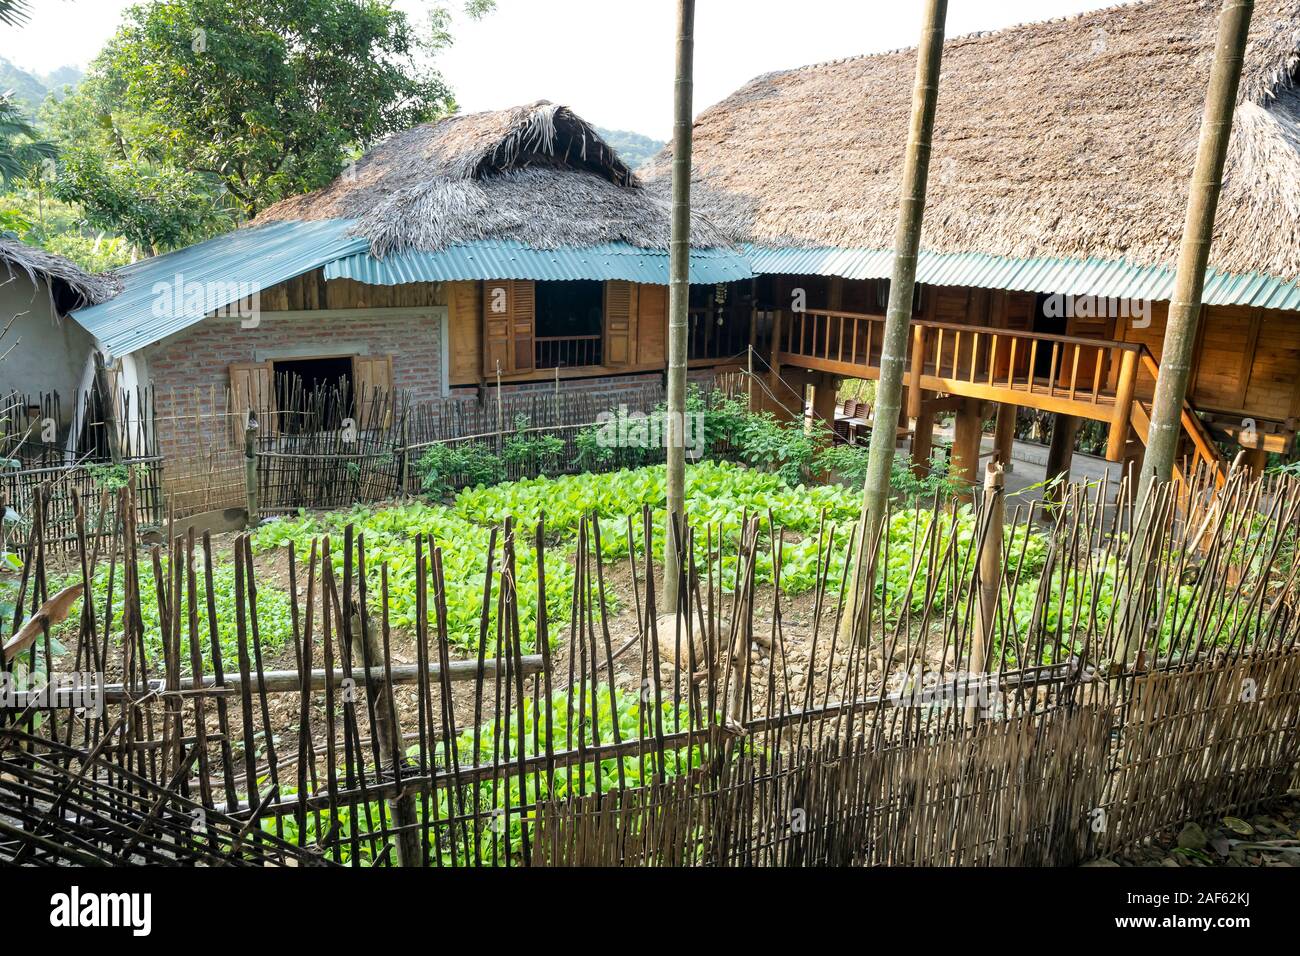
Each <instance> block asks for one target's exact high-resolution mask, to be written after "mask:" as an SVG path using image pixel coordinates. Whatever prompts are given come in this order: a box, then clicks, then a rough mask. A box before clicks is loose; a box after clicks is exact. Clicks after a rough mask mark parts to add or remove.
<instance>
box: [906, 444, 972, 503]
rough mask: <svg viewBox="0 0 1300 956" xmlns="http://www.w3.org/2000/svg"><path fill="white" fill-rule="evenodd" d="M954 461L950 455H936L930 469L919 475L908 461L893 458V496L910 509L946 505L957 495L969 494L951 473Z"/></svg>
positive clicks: (932, 458)
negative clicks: (931, 504) (920, 506)
mask: <svg viewBox="0 0 1300 956" xmlns="http://www.w3.org/2000/svg"><path fill="white" fill-rule="evenodd" d="M951 461H952V457H951V456H950V455H945V454H941V453H940V452H938V451H936V452H934V453H933V454H931V456H930V466H929V468H926V469H924V471H923V473H922V474H921V475H919V476H918V475H917V474H916V472H915V471H914V470H913V469H912V464H911V462H910V461H909V460H908V459H906V458H900V457H898V456H897V455H896V456H894V462H893V465H892V467H891V468H890V472H889V487H890V489H891V490H892V491H893V493H894V494H895V495H896V496H897V497H898V498H900V499H901V500H902V501H904V502H905V503H906V504H907V505H908V506H909V507H913V508H914V507H916V506H917V505H924V504H927V503H932V502H934V501H935V500H938V501H939V502H941V503H942V502H944V501H947V500H948V499H950V498H952V497H953V496H954V495H956V494H959V493H960V492H962V491H964V490H966V489H965V488H964V487H963V483H962V481H961V479H959V478H957V477H956V476H954V475H953V474H952V473H951V472H950V471H949V468H948V466H949V464H950V462H951Z"/></svg>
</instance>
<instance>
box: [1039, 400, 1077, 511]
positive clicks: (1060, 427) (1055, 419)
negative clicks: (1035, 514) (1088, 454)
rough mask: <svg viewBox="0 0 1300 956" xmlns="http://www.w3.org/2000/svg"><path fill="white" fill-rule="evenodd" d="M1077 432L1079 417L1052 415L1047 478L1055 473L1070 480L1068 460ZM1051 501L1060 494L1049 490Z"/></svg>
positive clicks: (1053, 476) (1071, 454)
mask: <svg viewBox="0 0 1300 956" xmlns="http://www.w3.org/2000/svg"><path fill="white" fill-rule="evenodd" d="M1078 434H1079V419H1078V418H1077V417H1076V416H1074V415H1062V414H1057V415H1054V416H1052V443H1051V445H1049V446H1048V449H1047V480H1048V481H1051V480H1052V479H1053V478H1055V477H1056V476H1057V475H1060V476H1062V477H1063V478H1064V480H1065V481H1069V480H1070V462H1071V461H1072V460H1073V459H1074V439H1075V437H1076V436H1077V435H1078ZM1044 497H1050V498H1051V499H1052V500H1053V501H1057V500H1060V495H1059V494H1058V493H1056V492H1052V491H1049V493H1048V495H1045V496H1044Z"/></svg>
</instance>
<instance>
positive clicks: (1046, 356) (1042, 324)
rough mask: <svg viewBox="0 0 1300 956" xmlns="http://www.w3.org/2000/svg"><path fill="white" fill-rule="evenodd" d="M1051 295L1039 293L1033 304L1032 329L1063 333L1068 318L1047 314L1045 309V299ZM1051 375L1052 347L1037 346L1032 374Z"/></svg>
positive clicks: (1045, 332) (1049, 333) (1037, 376)
mask: <svg viewBox="0 0 1300 956" xmlns="http://www.w3.org/2000/svg"><path fill="white" fill-rule="evenodd" d="M1049 298H1051V296H1047V295H1041V294H1040V295H1039V296H1038V300H1037V302H1036V303H1035V304H1034V331H1035V332H1042V333H1044V334H1046V335H1065V334H1066V328H1067V326H1068V324H1069V321H1070V320H1069V319H1068V318H1066V317H1065V316H1064V315H1048V314H1047V309H1046V303H1047V300H1048V299H1049ZM1051 375H1052V348H1051V346H1050V345H1048V346H1047V347H1046V348H1044V347H1043V346H1041V345H1040V346H1039V347H1038V355H1037V356H1035V358H1034V376H1035V377H1036V378H1050V377H1051Z"/></svg>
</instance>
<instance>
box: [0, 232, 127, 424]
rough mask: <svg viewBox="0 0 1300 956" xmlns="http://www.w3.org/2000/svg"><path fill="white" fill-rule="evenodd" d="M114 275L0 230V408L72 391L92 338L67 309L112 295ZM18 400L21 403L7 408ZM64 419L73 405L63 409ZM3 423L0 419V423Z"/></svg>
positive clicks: (6, 411) (79, 380)
mask: <svg viewBox="0 0 1300 956" xmlns="http://www.w3.org/2000/svg"><path fill="white" fill-rule="evenodd" d="M117 290H118V284H117V280H116V279H114V278H113V277H112V276H106V275H91V274H90V273H88V272H86V271H84V270H83V269H80V268H78V266H77V265H76V264H75V263H72V262H70V261H68V260H67V259H64V258H63V257H61V256H56V255H51V254H50V253H48V252H44V251H43V250H41V249H37V248H34V247H33V246H29V245H27V244H26V243H25V242H22V241H20V240H18V239H16V238H13V237H11V236H4V235H0V399H2V400H3V402H4V407H3V408H2V409H0V415H3V416H7V419H8V427H12V426H13V424H14V423H13V421H12V417H13V415H14V414H16V413H19V412H21V414H24V415H25V414H26V408H27V402H29V401H30V402H31V403H32V406H33V407H40V405H41V401H40V400H41V396H42V394H49V393H55V392H58V393H62V394H65V395H67V394H71V393H74V392H75V391H76V390H77V388H78V387H79V386H80V385H81V384H82V383H83V379H84V376H85V375H86V372H87V364H88V361H89V359H90V355H91V337H90V335H89V334H88V333H87V332H86V330H85V329H83V328H82V327H81V326H80V325H78V324H77V323H76V322H73V321H71V320H70V319H68V318H67V315H68V313H69V312H71V311H73V310H74V309H78V308H81V307H83V306H86V305H94V304H96V303H98V302H103V301H106V300H107V299H109V298H111V297H112V296H113V295H114V294H115V293H116V292H117ZM15 402H20V403H21V404H22V405H23V408H22V409H21V410H17V409H14V408H11V407H10V406H11V405H13V404H14V403H15ZM63 414H64V416H65V420H64V421H61V422H59V423H58V424H59V425H60V426H65V425H67V424H68V422H67V420H66V416H68V415H71V404H69V405H67V406H65V407H64V408H63ZM4 427H5V426H3V425H0V429H3V428H4Z"/></svg>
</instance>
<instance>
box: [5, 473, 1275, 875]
mask: <svg viewBox="0 0 1300 956" xmlns="http://www.w3.org/2000/svg"><path fill="white" fill-rule="evenodd" d="M1130 492H1131V489H1130V487H1129V486H1128V485H1124V486H1122V488H1121V495H1120V500H1119V503H1118V505H1117V506H1112V507H1107V506H1106V502H1105V500H1104V497H1103V493H1102V489H1100V488H1099V487H1093V486H1086V485H1075V486H1069V487H1068V488H1067V489H1066V490H1065V492H1064V494H1063V496H1062V500H1061V503H1060V504H1059V506H1057V507H1056V508H1055V510H1054V511H1053V512H1052V516H1051V523H1050V526H1049V527H1050V531H1049V534H1048V535H1047V542H1046V553H1045V554H1041V555H1037V556H1034V557H1033V560H1034V561H1036V562H1041V564H1042V572H1041V573H1039V574H1031V573H1030V572H1029V570H1028V568H1029V562H1030V560H1031V557H1030V556H1029V554H1028V551H1029V547H1028V544H1027V542H1028V540H1029V539H1028V537H1027V535H1026V532H1027V531H1028V530H1029V528H1030V527H1031V526H1032V525H1035V523H1036V522H1038V521H1039V520H1040V519H1041V518H1042V515H1040V514H1038V513H1037V512H1036V510H1035V507H1034V506H1029V507H1019V508H1016V509H1015V510H1014V512H1013V513H1011V514H1009V515H1005V516H1004V514H1003V510H1004V508H1006V507H1008V506H1007V503H1006V502H1005V501H1003V500H1002V499H1001V497H1000V495H1001V492H1000V490H999V489H998V487H997V485H996V483H990V486H989V490H988V491H987V493H986V496H985V498H984V499H983V500H981V501H979V502H978V510H977V515H976V527H975V530H974V533H972V534H958V533H956V522H957V521H958V516H957V513H956V512H955V511H954V510H953V509H952V508H951V506H948V505H944V504H943V503H940V502H935V503H934V505H933V507H932V508H931V509H930V510H929V513H928V515H926V516H922V517H923V518H925V520H919V519H918V520H917V521H916V522H915V523H914V527H913V531H912V533H911V536H910V540H898V539H897V538H896V537H895V538H890V537H886V536H884V535H882V537H881V539H880V540H878V541H877V542H875V543H874V547H871V548H869V549H868V553H870V554H872V555H874V557H873V561H874V562H875V563H874V566H873V569H872V571H871V574H872V576H873V577H874V575H875V572H876V569H883V568H885V567H887V566H891V565H901V566H903V567H905V568H906V569H907V585H906V587H904V588H902V589H899V588H898V587H897V586H896V584H891V585H890V586H889V587H886V586H884V585H883V584H882V583H881V579H879V578H877V581H878V584H877V587H876V588H875V589H864V590H866V592H867V593H866V594H865V596H864V598H863V601H864V604H863V606H861V607H858V608H845V607H844V605H843V597H842V594H843V593H844V589H843V588H842V587H841V586H840V585H841V583H842V578H841V580H836V579H835V576H834V575H833V574H832V573H831V570H830V569H831V567H832V556H833V555H834V554H836V553H837V552H843V551H845V550H846V549H847V548H848V547H849V546H850V536H851V534H852V529H850V528H835V527H832V526H830V525H829V524H827V525H826V526H824V527H823V529H822V532H821V534H820V535H819V537H818V540H817V541H816V542H815V546H816V548H817V552H816V554H817V564H818V573H817V580H816V584H815V588H814V590H813V592H812V597H811V603H810V604H801V605H800V610H799V611H798V612H797V613H795V612H794V611H793V610H789V609H788V605H789V603H790V602H789V599H787V598H786V597H785V596H784V595H783V594H782V592H781V589H780V587H779V584H780V576H781V567H782V557H783V554H784V553H785V551H786V549H787V548H789V547H792V546H794V545H795V544H796V542H794V541H793V540H791V539H789V537H788V536H787V535H786V534H784V533H783V532H782V531H781V529H780V528H778V527H776V526H775V525H774V523H773V520H772V517H771V516H770V515H766V514H752V515H746V516H744V521H743V523H742V532H741V533H740V535H739V537H737V538H723V537H720V536H719V535H718V534H717V533H716V531H715V529H712V528H709V527H689V526H688V527H686V528H684V529H682V531H681V534H680V537H679V540H681V541H683V551H682V554H681V562H680V564H681V568H682V571H681V575H682V576H681V580H680V582H679V585H680V586H679V589H678V591H679V596H680V597H679V606H678V607H677V608H670V609H664V608H661V607H660V606H659V605H658V602H657V595H658V593H659V591H660V586H661V582H659V581H658V580H657V576H656V575H657V566H656V563H655V561H654V560H653V555H651V554H647V553H646V551H645V550H644V549H643V548H640V547H638V546H637V541H638V540H650V536H649V534H648V531H649V526H650V524H651V523H652V516H651V514H650V513H649V511H645V512H643V513H641V514H639V515H631V516H628V518H627V521H626V525H624V526H620V527H609V526H604V525H602V524H601V523H600V522H599V521H598V520H597V519H595V518H594V517H592V518H589V519H586V520H584V521H583V522H582V523H581V525H580V526H579V527H578V529H577V547H576V551H575V552H574V553H573V557H572V580H573V587H572V591H571V593H565V594H563V596H564V597H565V598H567V606H568V613H567V614H565V615H560V616H558V618H557V617H556V616H554V615H552V614H551V613H549V612H548V605H549V603H550V602H549V601H548V597H549V596H550V590H551V589H552V588H554V587H555V586H556V585H555V584H554V583H553V581H558V580H561V579H563V576H561V575H558V574H555V573H554V572H555V571H556V570H558V568H556V564H555V562H556V561H557V560H559V559H557V558H556V557H555V556H554V554H553V553H552V554H550V555H548V541H549V540H551V539H550V537H549V535H548V530H547V527H546V525H545V521H544V520H543V521H542V522H541V523H539V525H538V526H537V527H535V528H522V527H518V526H516V525H514V524H513V523H512V522H509V521H507V522H506V523H504V524H503V525H502V526H500V527H499V528H498V529H496V530H495V531H493V532H492V534H491V541H490V544H489V546H488V548H487V551H486V553H484V554H483V556H482V560H483V566H484V569H485V576H484V579H483V585H482V586H483V594H482V597H483V602H482V608H483V610H482V616H481V620H480V626H479V629H478V633H477V636H476V643H475V647H474V649H473V650H472V651H471V652H470V653H469V654H468V655H466V656H465V657H464V658H459V656H458V655H457V654H456V652H455V649H454V647H453V644H452V641H451V640H450V635H449V631H448V623H447V621H448V618H447V579H446V575H445V572H444V557H445V556H447V555H449V554H450V551H451V550H453V549H456V548H457V547H459V546H460V545H459V544H458V543H457V542H453V541H437V540H432V539H430V538H428V537H423V536H420V537H416V538H414V539H413V540H412V541H411V542H410V549H411V551H410V557H411V560H412V561H413V562H414V565H413V566H414V568H415V576H416V595H417V598H416V600H417V602H418V605H417V614H416V617H415V620H416V623H415V627H414V629H413V632H412V633H409V634H398V633H396V632H395V630H394V627H393V623H392V607H391V595H390V592H389V577H388V571H389V569H388V567H387V566H386V565H381V566H379V567H375V566H373V564H371V565H368V564H367V547H366V542H365V541H364V538H363V536H362V535H360V534H355V533H354V532H353V531H352V529H350V528H349V529H348V530H347V531H346V532H345V533H344V534H343V535H342V536H341V538H331V537H330V536H320V537H318V538H317V539H315V540H314V541H312V542H311V545H310V551H309V553H307V554H305V555H297V554H293V553H290V554H288V555H286V556H285V560H286V562H287V565H288V574H289V591H288V593H289V594H290V595H291V600H292V609H293V613H292V619H293V638H294V641H293V643H294V646H293V660H292V663H291V665H290V666H288V667H287V669H286V668H281V669H278V670H277V669H276V667H274V666H268V662H267V661H266V660H265V659H264V655H263V650H262V646H261V643H260V641H259V637H258V634H259V617H258V603H257V601H256V591H257V588H258V586H259V579H263V582H262V583H265V582H264V571H263V570H261V569H260V566H259V563H258V561H257V560H255V559H254V555H253V551H252V547H251V544H250V539H249V537H248V536H247V535H239V536H237V537H235V539H234V540H233V541H232V542H231V543H230V544H229V546H228V549H227V550H228V551H229V553H228V554H224V553H223V554H218V553H217V551H218V548H217V547H216V545H215V544H214V542H213V541H212V540H211V539H210V538H209V537H207V536H203V537H201V538H196V537H195V535H194V534H193V533H192V532H191V533H189V534H187V535H185V536H179V537H176V538H174V539H172V540H170V542H169V549H168V550H169V552H170V557H171V558H172V560H170V561H164V560H163V557H164V549H163V548H162V547H161V546H160V545H154V546H152V547H147V548H137V547H134V546H132V547H126V548H122V547H121V545H122V544H123V543H124V542H132V543H134V542H135V541H136V532H137V529H136V528H135V527H134V519H133V517H132V516H133V515H134V513H135V511H134V509H133V508H132V507H130V506H129V505H126V504H123V505H119V507H118V508H117V509H116V512H115V513H116V514H119V515H122V516H123V517H122V521H121V522H120V523H119V525H118V527H117V528H116V529H115V540H114V541H113V543H112V544H111V545H108V546H105V547H102V548H101V547H100V546H98V545H97V544H94V543H92V540H91V539H90V538H89V537H88V536H87V535H86V534H85V533H84V532H83V533H82V534H81V535H80V537H79V545H78V557H79V563H80V566H81V567H82V569H83V573H82V577H83V583H84V582H88V581H92V580H93V579H94V574H95V571H96V569H97V568H98V567H99V566H101V565H104V564H107V565H108V567H109V570H110V573H111V574H112V575H116V576H118V577H119V578H120V580H121V581H122V582H123V584H124V588H123V591H124V597H123V598H122V600H121V601H120V602H119V603H118V604H114V603H112V602H109V601H108V600H107V598H106V596H105V595H104V594H100V593H96V592H94V591H93V590H92V591H91V593H92V600H90V601H89V602H86V603H84V604H82V605H81V611H80V618H79V619H77V618H75V617H70V618H69V619H68V623H67V624H65V625H59V624H58V621H59V619H60V618H61V616H62V615H65V614H69V613H70V609H71V608H72V607H74V606H76V602H75V601H74V598H75V597H76V595H72V596H71V597H69V595H68V594H67V593H66V592H63V593H60V594H50V593H48V589H47V585H48V581H47V579H46V574H45V555H44V553H43V550H42V548H41V547H40V546H39V541H40V538H39V536H37V538H36V542H37V545H36V547H35V548H34V549H33V553H32V555H31V556H30V558H29V560H28V562H27V565H26V568H25V570H24V574H23V578H22V583H21V586H20V589H19V593H18V596H17V600H16V606H17V611H16V612H15V614H14V618H13V621H12V626H11V628H10V629H9V636H7V637H6V638H5V645H6V652H5V668H6V672H8V673H10V674H11V675H17V674H20V673H27V674H31V673H35V672H41V671H42V670H43V669H44V670H47V671H48V670H58V669H64V670H85V671H93V672H97V673H98V674H100V675H102V676H103V677H104V679H105V680H106V681H107V684H106V685H105V686H103V687H102V688H101V693H102V700H103V706H102V707H101V708H99V709H98V710H78V709H76V706H74V704H76V703H77V702H76V701H74V700H73V699H72V697H71V696H69V695H68V694H64V695H63V696H60V695H59V694H49V693H46V694H43V695H42V694H31V693H28V694H26V695H24V694H17V695H15V696H13V698H12V699H11V700H8V701H7V704H8V706H7V707H6V708H5V709H4V710H3V711H0V715H2V716H3V720H4V724H3V726H2V727H0V752H2V753H3V763H4V773H3V774H0V859H4V860H7V861H11V862H24V863H64V864H88V863H91V862H97V863H119V864H122V863H135V862H156V861H160V860H167V861H173V862H182V863H195V864H204V865H211V864H214V863H231V864H235V863H241V864H246V863H255V864H262V865H266V864H289V865H305V864H307V863H311V864H319V865H326V866H329V865H403V866H430V867H443V868H459V867H471V866H501V867H513V866H541V865H608V866H643V865H656V866H664V865H666V866H821V865H936V866H947V865H1015V864H1034V865H1070V864H1075V863H1078V862H1080V861H1082V860H1084V859H1087V858H1089V857H1092V856H1094V855H1097V854H1103V853H1110V852H1114V851H1116V850H1118V849H1122V848H1124V847H1126V846H1130V845H1132V844H1134V843H1137V842H1139V841H1141V840H1142V839H1144V838H1146V837H1149V836H1151V835H1152V834H1153V833H1154V832H1156V831H1157V830H1159V829H1160V828H1162V827H1167V826H1171V825H1175V824H1178V823H1181V822H1182V821H1183V820H1185V819H1188V818H1189V817H1190V818H1195V817H1198V816H1204V815H1207V814H1210V813H1219V812H1223V811H1228V810H1232V811H1234V812H1241V811H1243V810H1249V809H1251V808H1253V807H1256V806H1257V805H1259V804H1261V803H1262V802H1264V801H1267V800H1269V799H1271V798H1275V797H1278V796H1281V795H1284V794H1285V793H1286V791H1287V789H1288V787H1290V786H1293V785H1294V782H1295V774H1296V767H1297V760H1298V759H1300V734H1297V729H1300V728H1297V723H1298V721H1300V647H1298V646H1297V636H1298V635H1300V618H1298V617H1297V597H1300V590H1298V589H1297V580H1296V576H1297V573H1298V572H1300V565H1297V563H1296V560H1295V546H1296V540H1295V539H1296V535H1297V527H1298V525H1300V522H1298V519H1300V482H1297V481H1296V480H1295V479H1292V478H1287V477H1270V478H1267V479H1264V480H1256V481H1253V482H1252V481H1249V480H1247V479H1246V478H1245V477H1244V476H1242V475H1241V474H1234V475H1233V477H1232V478H1231V479H1230V481H1229V482H1228V484H1227V485H1226V487H1224V488H1223V489H1220V490H1218V491H1215V490H1214V489H1213V486H1212V485H1208V486H1196V487H1193V488H1192V489H1190V492H1189V493H1188V494H1187V495H1186V496H1183V497H1179V496H1178V495H1177V494H1176V493H1175V492H1174V491H1173V490H1172V489H1171V488H1169V487H1166V488H1163V489H1160V490H1158V491H1157V492H1155V493H1153V494H1152V495H1151V496H1150V497H1149V498H1147V499H1146V500H1143V501H1141V502H1135V501H1133V500H1132V496H1131V493H1130ZM129 493H130V492H129V489H127V490H124V491H122V492H120V494H121V495H122V496H123V497H126V496H128V495H129ZM1135 521H1144V522H1147V524H1146V527H1147V528H1148V529H1150V533H1148V534H1144V535H1131V534H1129V531H1130V530H1131V529H1132V528H1133V527H1134V522H1135ZM82 524H84V522H83V523H82ZM888 526H889V522H888V521H886V522H885V527H888ZM79 527H80V526H79ZM638 532H639V533H640V534H639V535H638ZM602 535H603V536H605V537H606V538H610V537H611V536H615V535H618V536H626V538H627V540H628V542H629V554H628V557H627V559H626V562H624V563H622V564H606V563H602V562H601V561H599V560H598V559H597V555H599V554H601V553H602V550H601V538H602ZM96 540H97V539H96ZM526 552H531V554H530V555H529V557H530V559H531V560H533V561H535V563H536V567H537V573H536V575H535V577H532V578H529V579H528V580H530V581H535V583H532V584H529V585H527V586H525V585H524V584H523V580H524V579H523V578H521V576H520V573H519V571H520V562H521V556H522V555H524V554H525V553H526ZM219 560H228V561H230V562H232V563H233V565H234V573H235V580H234V592H233V607H234V611H233V616H234V620H233V621H229V620H225V619H219V617H218V611H217V607H218V604H219V602H218V600H217V593H216V591H217V585H216V583H215V582H214V572H213V568H214V563H215V562H217V561H219ZM760 565H762V566H764V567H770V568H771V569H772V574H773V577H774V579H775V582H774V583H775V585H776V586H775V587H759V586H758V585H757V584H756V583H755V582H756V569H757V568H758V567H759V566H760ZM882 573H883V572H882ZM616 574H617V575H618V577H619V579H620V582H621V583H620V585H619V589H616V588H615V585H614V583H613V578H614V575H616ZM891 580H892V579H891ZM147 592H151V593H152V594H153V597H154V602H155V603H156V605H157V607H158V608H159V613H158V616H157V623H156V625H153V626H152V627H146V625H145V624H144V614H143V611H142V604H141V595H142V594H144V593H147ZM616 597H617V598H619V599H621V601H622V603H623V608H624V610H623V612H622V614H621V615H618V616H616V615H615V614H614V612H613V610H612V602H613V600H614V599H615V598H616ZM223 606H224V605H223ZM846 614H849V615H851V616H852V620H854V621H855V622H856V624H855V626H854V628H853V633H852V634H851V636H850V638H849V640H848V641H847V642H837V634H838V626H837V625H838V623H839V621H840V619H841V617H842V616H844V615H846ZM526 615H535V618H536V622H537V624H536V632H537V636H536V641H535V646H532V645H530V644H529V643H528V642H527V641H526V639H525V636H524V630H523V628H522V627H521V624H520V622H521V620H522V619H523V618H524V617H525V616H526ZM223 626H224V627H225V628H226V629H227V630H228V631H229V630H232V629H233V633H234V635H235V637H234V645H235V653H234V654H233V655H229V654H227V656H226V657H224V658H223V655H222V648H223V642H222V640H221V635H220V630H221V629H222V627H223ZM61 627H70V628H71V631H72V633H71V634H67V633H64V632H63V631H62V630H59V628H61ZM55 630H59V633H62V634H63V641H64V643H65V645H66V647H67V654H66V655H65V656H64V657H63V658H60V659H56V658H55V657H53V656H52V655H51V634H52V633H53V632H54V631H55ZM147 638H148V639H147ZM399 639H401V640H403V641H405V642H406V643H404V644H403V646H404V647H407V648H409V649H408V650H407V651H406V652H405V657H406V659H403V660H399V659H398V657H397V655H396V654H395V647H396V645H397V642H398V641H399ZM150 646H155V647H158V646H160V647H161V652H160V653H159V652H153V653H151V652H150V651H149V650H148V647H150ZM232 657H233V659H232ZM611 717H612V718H613V719H611Z"/></svg>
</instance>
